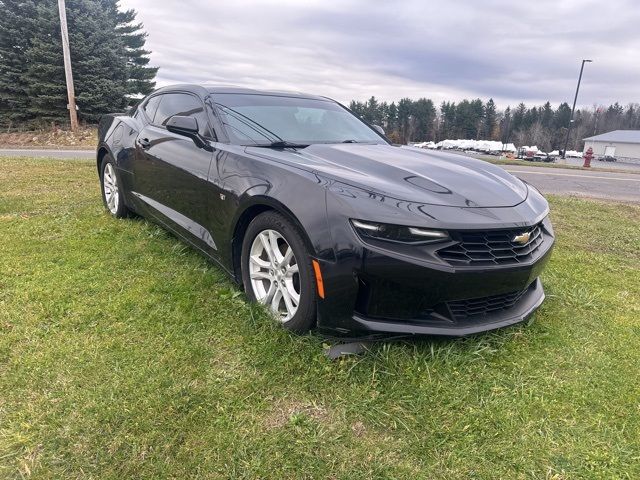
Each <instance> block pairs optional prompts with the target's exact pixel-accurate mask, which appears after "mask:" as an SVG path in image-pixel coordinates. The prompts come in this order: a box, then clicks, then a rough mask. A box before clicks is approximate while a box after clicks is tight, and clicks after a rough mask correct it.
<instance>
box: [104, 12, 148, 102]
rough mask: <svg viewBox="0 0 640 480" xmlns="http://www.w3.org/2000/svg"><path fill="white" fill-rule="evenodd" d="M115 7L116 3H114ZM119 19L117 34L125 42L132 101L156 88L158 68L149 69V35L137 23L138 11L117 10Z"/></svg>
mask: <svg viewBox="0 0 640 480" xmlns="http://www.w3.org/2000/svg"><path fill="white" fill-rule="evenodd" d="M114 6H115V3H114ZM115 15H116V19H117V27H116V32H117V33H118V34H119V35H120V38H121V39H122V41H123V42H124V46H125V50H126V53H127V72H128V75H127V77H128V82H127V94H128V95H129V98H130V99H131V100H135V97H137V96H145V95H148V94H149V93H151V92H152V91H153V89H154V88H155V86H156V82H155V81H154V78H155V77H156V73H158V68H156V67H149V54H150V53H151V52H150V51H149V50H145V48H144V45H145V42H146V40H147V33H146V32H144V31H143V30H142V28H143V25H142V23H135V20H136V11H135V10H133V9H132V10H127V11H125V12H119V11H118V9H117V8H115Z"/></svg>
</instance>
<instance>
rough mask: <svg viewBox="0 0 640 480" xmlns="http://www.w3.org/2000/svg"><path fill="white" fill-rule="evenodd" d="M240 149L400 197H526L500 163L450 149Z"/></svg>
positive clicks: (473, 202) (491, 200) (460, 202)
mask: <svg viewBox="0 0 640 480" xmlns="http://www.w3.org/2000/svg"><path fill="white" fill-rule="evenodd" d="M246 152H247V153H251V154H253V155H258V156H260V157H263V158H269V159H272V160H276V161H282V162H286V163H290V164H292V165H295V166H297V167H300V168H304V169H305V170H309V171H312V172H314V173H317V174H318V175H321V176H324V177H328V178H331V179H334V180H338V181H340V182H342V183H346V184H350V185H353V186H356V187H360V188H363V189H365V190H368V191H371V192H373V193H378V194H382V195H385V196H390V197H393V198H396V199H398V200H404V201H411V202H419V203H425V204H432V205H445V206H457V207H511V206H514V205H517V204H519V203H521V202H523V201H524V200H525V199H526V198H527V187H526V185H525V184H524V183H523V182H521V181H520V180H518V179H517V178H515V177H514V176H512V175H510V174H509V173H507V172H506V171H504V170H503V169H502V168H500V167H497V166H495V165H492V164H490V163H488V162H484V161H482V160H476V159H473V158H469V157H465V156H462V155H456V154H450V153H443V152H434V151H428V150H421V149H417V148H412V147H394V146H391V145H367V144H354V143H344V144H326V145H324V144H316V145H310V146H308V147H306V148H303V149H296V150H294V149H284V150H276V149H265V148H260V147H247V148H246Z"/></svg>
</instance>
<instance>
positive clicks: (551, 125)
mask: <svg viewBox="0 0 640 480" xmlns="http://www.w3.org/2000/svg"><path fill="white" fill-rule="evenodd" d="M349 108H350V109H351V110H352V111H353V112H354V113H355V114H356V115H358V116H359V117H360V118H362V119H363V120H365V121H366V122H369V123H371V124H376V125H380V126H382V127H383V128H384V129H385V131H386V132H387V136H388V137H389V138H390V139H391V140H392V141H394V142H396V143H408V142H423V141H434V142H438V141H440V140H446V139H470V140H496V141H501V142H503V143H515V144H516V145H518V146H521V145H537V146H538V148H541V149H542V150H544V151H547V152H549V151H551V150H560V149H562V148H564V142H565V138H566V135H567V126H568V125H569V120H570V118H571V107H570V106H569V105H568V104H567V103H566V102H564V103H561V104H560V105H558V107H556V108H554V107H553V106H552V105H551V103H550V102H546V103H545V104H544V105H540V106H531V107H530V106H527V105H525V104H524V103H520V104H518V105H517V106H516V107H515V108H511V107H510V106H508V107H507V108H506V109H504V110H500V109H498V108H497V106H496V104H495V102H494V101H493V99H489V100H488V101H487V102H483V101H482V100H481V99H479V98H478V99H475V100H462V101H460V102H442V103H441V104H440V106H439V107H436V106H435V104H434V103H433V101H432V100H430V99H427V98H420V99H418V100H412V99H410V98H403V99H401V100H400V101H398V102H397V103H396V102H391V103H387V102H381V101H378V100H377V99H376V98H375V97H371V98H369V100H367V101H365V102H360V101H356V100H352V101H351V103H350V104H349ZM571 128H572V129H571V133H570V138H569V147H568V148H569V149H570V150H582V147H583V143H584V142H583V141H582V139H583V138H585V137H589V136H592V135H598V134H600V133H604V132H609V131H611V130H619V129H622V130H633V129H640V105H639V104H637V103H631V104H629V105H627V106H622V105H620V104H619V103H617V102H616V103H614V104H613V105H609V106H594V107H593V108H581V109H576V112H575V114H574V122H573V125H572V127H571Z"/></svg>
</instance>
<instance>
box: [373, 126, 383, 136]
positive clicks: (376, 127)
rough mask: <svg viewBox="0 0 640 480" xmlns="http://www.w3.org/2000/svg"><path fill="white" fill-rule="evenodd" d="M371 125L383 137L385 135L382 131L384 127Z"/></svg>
mask: <svg viewBox="0 0 640 480" xmlns="http://www.w3.org/2000/svg"><path fill="white" fill-rule="evenodd" d="M371 126H372V127H373V129H374V130H375V131H376V132H378V133H379V134H380V135H382V136H383V137H384V136H385V133H384V128H382V127H381V126H380V125H371Z"/></svg>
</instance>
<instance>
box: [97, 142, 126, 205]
mask: <svg viewBox="0 0 640 480" xmlns="http://www.w3.org/2000/svg"><path fill="white" fill-rule="evenodd" d="M107 165H110V166H111V168H112V171H113V175H114V177H115V180H116V185H117V193H116V195H117V197H118V200H117V208H115V209H114V210H112V208H111V207H110V206H109V203H108V201H107V195H106V192H105V184H104V181H105V179H104V172H105V169H106V168H107ZM100 193H101V194H102V203H103V204H104V207H105V208H106V209H107V212H109V213H110V214H111V215H113V216H114V217H116V218H126V217H129V216H130V215H131V211H130V210H129V209H128V208H127V206H126V205H125V203H124V192H123V186H122V182H121V180H120V176H119V175H118V170H117V169H116V168H115V162H114V161H113V157H112V156H111V155H109V154H106V155H105V156H104V158H103V159H102V163H101V164H100Z"/></svg>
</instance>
